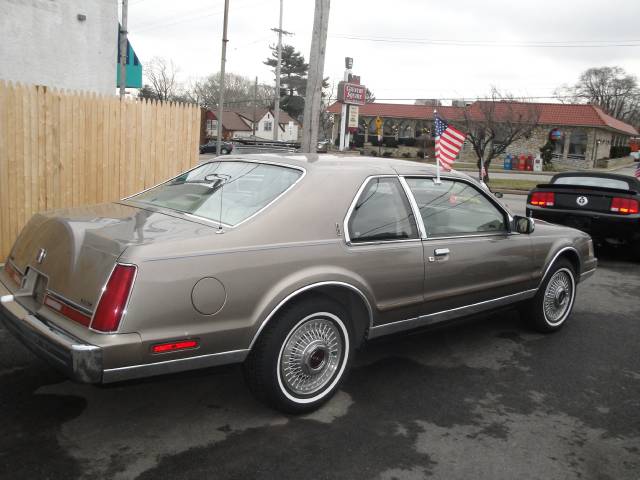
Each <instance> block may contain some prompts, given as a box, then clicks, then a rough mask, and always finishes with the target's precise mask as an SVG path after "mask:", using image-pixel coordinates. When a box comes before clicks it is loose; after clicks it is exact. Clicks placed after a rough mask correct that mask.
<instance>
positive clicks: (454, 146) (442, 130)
mask: <svg viewBox="0 0 640 480" xmlns="http://www.w3.org/2000/svg"><path fill="white" fill-rule="evenodd" d="M435 131H436V132H435V133H436V161H438V162H440V165H441V166H442V168H444V169H445V170H451V166H452V165H453V162H455V160H456V156H457V155H458V152H459V151H460V149H461V148H462V144H463V143H464V139H465V138H466V135H465V134H464V133H462V132H461V131H459V130H456V129H455V128H453V127H452V126H450V125H449V124H448V123H447V122H445V121H444V120H442V119H441V118H440V117H438V116H437V115H436V120H435Z"/></svg>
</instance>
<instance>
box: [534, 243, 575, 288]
mask: <svg viewBox="0 0 640 480" xmlns="http://www.w3.org/2000/svg"><path fill="white" fill-rule="evenodd" d="M568 250H573V251H574V252H576V255H577V256H578V263H579V266H582V259H581V257H580V252H578V250H576V249H575V248H574V247H564V248H561V249H560V250H559V251H558V252H557V253H556V254H555V255H554V256H553V258H552V259H551V261H550V262H549V263H548V264H547V268H546V269H545V271H544V274H543V275H542V277H540V282H539V283H538V288H540V285H542V282H544V279H545V278H547V274H548V273H549V270H551V267H553V264H554V263H555V261H556V260H557V259H558V257H559V256H560V255H561V254H562V253H563V252H566V251H568ZM576 273H577V272H576ZM580 275H582V274H580Z"/></svg>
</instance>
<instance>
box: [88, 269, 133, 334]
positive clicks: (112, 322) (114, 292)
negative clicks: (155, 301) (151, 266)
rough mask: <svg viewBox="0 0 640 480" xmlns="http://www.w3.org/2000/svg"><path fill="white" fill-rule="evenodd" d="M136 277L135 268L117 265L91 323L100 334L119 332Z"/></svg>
mask: <svg viewBox="0 0 640 480" xmlns="http://www.w3.org/2000/svg"><path fill="white" fill-rule="evenodd" d="M135 275H136V267H135V266H133V265H116V268H114V269H113V272H111V276H110V277H109V281H108V282H107V286H106V287H105V289H104V292H103V293H102V297H100V301H99V302H98V306H97V307H96V311H95V314H94V315H93V322H91V328H92V329H93V330H98V331H99V332H115V331H117V330H118V327H119V326H120V320H122V315H123V314H124V309H125V307H126V306H127V300H128V299H129V293H130V292H131V287H132V286H133V279H134V277H135Z"/></svg>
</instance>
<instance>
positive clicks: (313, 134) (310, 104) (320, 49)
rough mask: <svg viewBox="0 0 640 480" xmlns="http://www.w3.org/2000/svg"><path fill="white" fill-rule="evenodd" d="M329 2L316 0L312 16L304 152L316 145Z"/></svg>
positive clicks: (309, 150)
mask: <svg viewBox="0 0 640 480" xmlns="http://www.w3.org/2000/svg"><path fill="white" fill-rule="evenodd" d="M330 3H331V2H330V0H316V10H315V13H314V16H313V38H312V40H311V53H310V55H309V75H308V77H307V94H306V97H305V102H304V118H303V124H302V145H301V147H302V152H304V153H315V151H316V147H317V145H318V128H319V127H320V102H322V83H323V80H324V76H323V74H324V55H325V51H326V47H327V31H328V29H329V7H330Z"/></svg>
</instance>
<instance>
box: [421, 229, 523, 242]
mask: <svg viewBox="0 0 640 480" xmlns="http://www.w3.org/2000/svg"><path fill="white" fill-rule="evenodd" d="M509 235H513V234H512V233H509V232H507V231H506V230H505V231H502V232H498V233H477V234H476V233H467V234H464V235H448V236H443V237H429V238H426V239H425V240H451V239H456V238H485V237H507V236H509Z"/></svg>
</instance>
